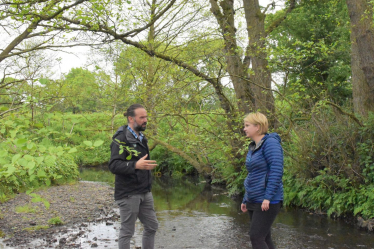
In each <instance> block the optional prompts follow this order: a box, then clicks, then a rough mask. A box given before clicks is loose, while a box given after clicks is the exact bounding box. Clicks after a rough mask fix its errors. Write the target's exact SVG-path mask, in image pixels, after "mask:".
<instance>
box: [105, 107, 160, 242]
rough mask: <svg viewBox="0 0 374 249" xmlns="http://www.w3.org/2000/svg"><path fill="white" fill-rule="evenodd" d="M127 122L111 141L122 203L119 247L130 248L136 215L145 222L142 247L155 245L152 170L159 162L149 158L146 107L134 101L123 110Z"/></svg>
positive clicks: (118, 200) (113, 168) (117, 191)
mask: <svg viewBox="0 0 374 249" xmlns="http://www.w3.org/2000/svg"><path fill="white" fill-rule="evenodd" d="M124 116H126V117H127V121H128V125H125V126H121V127H120V128H119V129H118V130H117V132H116V133H115V134H114V136H113V141H112V143H111V145H110V148H111V157H110V161H109V169H110V171H111V172H112V173H113V174H115V175H116V177H115V179H116V180H115V191H114V199H115V200H116V203H117V204H118V206H119V209H120V216H121V229H120V232H119V239H118V247H119V249H130V240H131V237H132V236H133V235H134V231H135V221H136V219H137V218H139V220H140V221H141V223H142V224H143V226H144V231H143V239H142V244H143V245H142V248H143V249H153V248H154V239H155V233H156V230H157V228H158V221H157V218H156V213H155V210H154V206H153V196H152V193H151V187H152V175H151V170H152V169H154V168H155V167H156V166H157V164H156V161H153V160H149V159H150V157H149V149H148V144H147V139H146V138H145V136H144V134H143V133H141V132H142V131H144V130H145V129H146V126H147V111H146V110H145V109H144V107H143V106H142V105H139V104H134V105H132V106H130V107H129V108H128V109H127V112H126V113H125V114H124Z"/></svg>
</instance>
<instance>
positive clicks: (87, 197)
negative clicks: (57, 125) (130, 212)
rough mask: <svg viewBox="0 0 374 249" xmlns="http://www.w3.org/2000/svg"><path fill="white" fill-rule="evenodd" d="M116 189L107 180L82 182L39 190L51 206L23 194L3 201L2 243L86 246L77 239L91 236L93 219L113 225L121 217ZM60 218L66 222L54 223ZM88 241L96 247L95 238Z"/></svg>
mask: <svg viewBox="0 0 374 249" xmlns="http://www.w3.org/2000/svg"><path fill="white" fill-rule="evenodd" d="M113 191H114V190H113V188H112V187H110V186H108V185H107V184H101V183H94V182H78V183H76V184H74V185H64V186H54V187H51V188H48V189H47V190H42V191H37V192H35V193H36V194H38V195H40V196H41V197H42V198H44V199H45V200H47V201H48V202H49V204H50V206H49V208H48V209H47V208H46V206H45V204H44V203H43V202H36V203H34V202H32V197H30V196H29V195H27V194H24V193H22V194H19V195H17V196H16V197H15V198H13V199H12V200H9V201H8V202H6V203H3V204H0V214H1V216H0V229H1V231H0V234H2V235H4V234H5V235H6V237H5V238H3V240H2V244H4V245H5V246H6V247H5V248H7V247H14V248H45V247H53V248H82V246H81V245H78V244H77V242H76V241H77V239H78V238H79V237H85V236H86V237H87V233H89V230H88V227H89V226H90V224H91V223H92V224H95V223H97V222H101V223H103V224H104V225H108V226H110V225H113V222H114V221H116V220H118V218H119V217H118V215H117V214H116V213H115V212H113V208H114V207H115V203H114V200H113ZM51 219H53V220H51ZM59 221H61V222H62V223H63V224H62V225H52V224H51V222H52V223H60V222H59ZM72 229H75V230H76V232H75V233H73V232H72V231H71V230H72ZM64 234H65V235H66V236H64ZM31 242H33V243H34V244H30V243H31ZM36 242H37V243H38V244H39V246H36V245H35V243H36ZM86 243H87V245H89V246H91V247H95V238H92V241H89V242H86ZM42 244H43V246H42ZM41 246H42V247H41ZM0 248H1V245H0Z"/></svg>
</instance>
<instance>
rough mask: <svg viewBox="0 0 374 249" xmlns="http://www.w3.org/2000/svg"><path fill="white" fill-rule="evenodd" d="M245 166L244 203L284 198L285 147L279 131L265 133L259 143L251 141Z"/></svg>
mask: <svg viewBox="0 0 374 249" xmlns="http://www.w3.org/2000/svg"><path fill="white" fill-rule="evenodd" d="M245 166H246V168H247V170H248V175H247V177H246V178H245V181H244V187H245V195H244V198H243V203H262V202H263V200H269V201H270V202H271V203H272V204H273V203H279V202H281V201H282V200H283V183H282V176H283V149H282V146H281V139H280V137H279V135H278V134H277V133H271V134H265V136H264V137H263V138H262V140H261V141H260V142H259V143H258V144H256V143H255V142H251V143H250V145H249V150H248V154H247V158H246V162H245Z"/></svg>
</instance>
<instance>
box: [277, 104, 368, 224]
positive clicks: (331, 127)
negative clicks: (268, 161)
mask: <svg viewBox="0 0 374 249" xmlns="http://www.w3.org/2000/svg"><path fill="white" fill-rule="evenodd" d="M315 115H316V119H314V120H311V121H308V122H304V124H303V125H299V126H298V127H297V129H295V132H294V133H293V134H292V137H291V140H290V141H288V142H287V143H285V145H284V147H285V151H286V152H287V156H286V158H285V167H286V168H285V173H284V186H285V204H286V205H295V206H302V207H305V208H308V209H311V210H315V211H317V212H326V213H327V214H328V215H331V216H344V215H360V216H362V217H364V218H372V217H374V202H373V198H374V194H373V187H374V178H373V173H372V172H373V171H372V169H373V161H372V159H371V158H372V154H373V143H372V141H373V139H374V133H373V129H374V122H373V120H374V118H373V117H374V115H373V114H370V116H369V118H368V120H367V122H366V123H365V125H366V126H365V127H358V126H357V124H355V123H354V122H352V121H351V120H349V118H348V117H344V116H337V115H332V114H331V110H330V109H325V110H324V109H320V110H319V112H318V113H317V114H315Z"/></svg>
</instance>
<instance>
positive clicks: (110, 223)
mask: <svg viewBox="0 0 374 249" xmlns="http://www.w3.org/2000/svg"><path fill="white" fill-rule="evenodd" d="M105 225H107V226H112V225H113V223H112V222H107V223H105Z"/></svg>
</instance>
